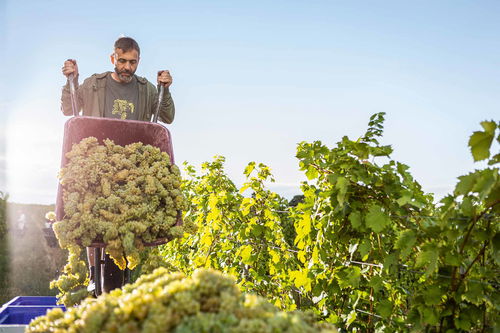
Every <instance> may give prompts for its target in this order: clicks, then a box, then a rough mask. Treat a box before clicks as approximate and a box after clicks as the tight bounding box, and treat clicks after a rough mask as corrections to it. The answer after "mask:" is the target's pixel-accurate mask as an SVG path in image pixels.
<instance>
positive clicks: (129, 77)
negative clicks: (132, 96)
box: [115, 67, 135, 83]
mask: <svg viewBox="0 0 500 333" xmlns="http://www.w3.org/2000/svg"><path fill="white" fill-rule="evenodd" d="M115 73H116V75H118V78H119V79H120V81H122V82H125V83H130V82H131V81H132V79H133V78H134V73H135V71H133V72H132V71H129V70H126V69H124V70H121V71H120V70H118V68H116V67H115ZM124 74H128V75H124Z"/></svg>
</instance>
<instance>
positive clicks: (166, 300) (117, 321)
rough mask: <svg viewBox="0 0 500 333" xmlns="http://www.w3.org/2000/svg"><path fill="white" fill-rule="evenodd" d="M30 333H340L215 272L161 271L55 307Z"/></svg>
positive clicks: (33, 322)
mask: <svg viewBox="0 0 500 333" xmlns="http://www.w3.org/2000/svg"><path fill="white" fill-rule="evenodd" d="M26 332H33V333H43V332H104V333H105V332H144V333H156V332H157V333H160V332H175V333H187V332H221V333H222V332H226V333H239V332H241V333H265V332H290V333H292V332H297V333H309V332H323V333H327V332H337V331H336V330H335V328H334V327H333V326H331V325H329V324H325V323H323V324H320V323H318V322H316V320H315V318H314V316H313V315H311V314H306V313H302V312H282V311H279V310H278V309H277V308H276V307H274V306H273V305H271V304H270V303H268V302H266V301H265V300H264V299H263V298H261V297H258V296H255V295H250V294H243V293H241V292H240V291H239V289H238V287H237V285H236V282H235V280H234V279H233V278H231V277H227V276H224V275H222V274H221V273H220V272H217V271H214V270H210V269H200V270H197V271H195V272H194V273H193V275H192V276H191V277H186V276H184V275H183V274H182V273H170V274H169V273H168V271H167V270H166V269H165V268H163V267H161V268H158V269H156V270H155V271H153V273H151V274H148V275H142V276H141V277H140V278H139V279H138V280H137V281H136V282H135V283H133V284H128V285H125V286H124V287H122V289H115V290H113V291H111V292H110V293H109V294H102V295H101V296H99V297H98V298H96V299H94V298H88V299H86V300H84V301H83V302H82V304H81V305H80V306H79V307H72V308H69V309H68V310H67V311H66V312H63V311H62V310H61V309H59V308H54V309H52V310H49V311H48V312H47V315H45V316H41V317H38V318H35V319H33V320H32V321H31V323H30V324H29V326H28V327H27V329H26Z"/></svg>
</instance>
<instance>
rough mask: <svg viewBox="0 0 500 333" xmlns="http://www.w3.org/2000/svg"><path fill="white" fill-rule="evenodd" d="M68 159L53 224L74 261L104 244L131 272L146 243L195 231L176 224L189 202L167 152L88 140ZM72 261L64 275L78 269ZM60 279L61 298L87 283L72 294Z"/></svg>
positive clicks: (70, 154)
mask: <svg viewBox="0 0 500 333" xmlns="http://www.w3.org/2000/svg"><path fill="white" fill-rule="evenodd" d="M66 157H67V163H66V165H65V167H63V168H62V169H61V171H60V173H59V178H60V182H61V185H62V188H63V202H64V218H63V219H62V220H61V221H58V222H56V223H54V232H55V234H56V237H57V238H58V240H59V244H60V246H61V247H62V248H64V249H68V250H69V251H70V257H71V256H73V257H76V256H77V253H76V251H77V249H78V248H80V249H82V248H84V247H88V246H89V245H91V243H93V242H96V241H97V242H102V243H105V244H106V252H107V253H108V254H109V255H110V256H111V258H113V260H114V262H115V263H116V265H117V266H118V267H120V269H122V270H123V269H125V267H128V268H130V269H133V268H134V267H135V266H136V265H137V264H138V263H139V262H140V251H141V250H142V249H143V248H144V246H145V243H151V242H154V241H156V240H157V239H163V238H166V239H172V238H176V237H180V236H182V235H183V234H184V232H185V231H187V232H189V231H190V230H191V226H192V224H191V223H190V222H189V221H185V223H184V225H177V221H178V218H179V214H181V212H182V210H184V209H185V208H186V207H187V202H186V200H185V198H184V196H183V194H182V192H181V189H180V187H181V177H180V171H179V169H178V167H177V166H176V165H173V164H171V163H170V158H169V156H168V154H167V153H165V152H161V151H160V149H158V148H156V147H153V146H151V145H144V144H142V143H141V142H136V143H132V144H129V145H127V146H120V145H117V144H115V143H114V142H113V141H111V140H109V139H106V140H104V142H103V144H99V142H98V140H97V139H96V138H94V137H88V138H85V139H83V140H82V141H80V142H79V143H77V144H75V145H73V147H72V149H71V151H70V152H68V153H67V154H66ZM73 261H74V262H73V263H72V262H71V261H70V262H69V263H68V265H69V266H68V267H66V268H65V274H66V275H71V274H73V273H72V272H73V269H78V268H79V267H78V265H79V263H78V262H77V260H76V259H74V260H73ZM73 275H74V274H73ZM61 278H64V277H60V279H59V280H58V281H55V282H54V283H53V286H55V287H58V288H59V289H60V290H61V291H62V292H63V294H64V293H65V292H68V291H69V292H72V293H74V292H76V291H77V287H78V286H82V285H84V284H85V279H83V277H82V276H79V277H78V279H76V280H77V281H79V282H78V283H76V282H75V283H73V284H70V285H72V287H73V288H72V289H70V290H68V289H67V288H61V287H65V286H67V285H68V283H66V282H64V281H61ZM64 279H66V278H64Z"/></svg>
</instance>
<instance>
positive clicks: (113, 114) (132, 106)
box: [104, 74, 139, 120]
mask: <svg viewBox="0 0 500 333" xmlns="http://www.w3.org/2000/svg"><path fill="white" fill-rule="evenodd" d="M137 84H138V83H137V79H136V78H135V77H133V79H132V81H131V82H129V83H120V82H116V81H115V80H114V79H113V78H112V77H111V74H108V76H107V77H106V97H105V102H104V105H105V108H104V117H106V118H117V119H127V120H137V119H138V115H139V110H137V105H139V88H138V86H137Z"/></svg>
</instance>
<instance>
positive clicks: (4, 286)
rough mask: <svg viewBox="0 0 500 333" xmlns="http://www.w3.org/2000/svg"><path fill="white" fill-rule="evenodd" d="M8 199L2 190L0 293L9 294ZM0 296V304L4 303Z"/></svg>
mask: <svg viewBox="0 0 500 333" xmlns="http://www.w3.org/2000/svg"><path fill="white" fill-rule="evenodd" d="M7 199H8V195H7V194H6V193H3V192H2V191H0V295H7V294H8V288H9V255H8V254H9V243H8V239H7ZM3 301H4V300H3V299H2V297H1V296H0V304H2V303H3Z"/></svg>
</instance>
